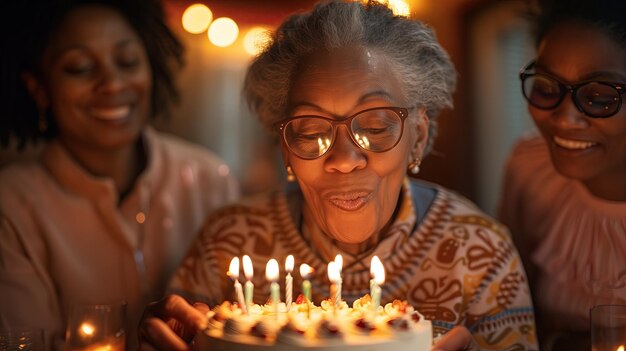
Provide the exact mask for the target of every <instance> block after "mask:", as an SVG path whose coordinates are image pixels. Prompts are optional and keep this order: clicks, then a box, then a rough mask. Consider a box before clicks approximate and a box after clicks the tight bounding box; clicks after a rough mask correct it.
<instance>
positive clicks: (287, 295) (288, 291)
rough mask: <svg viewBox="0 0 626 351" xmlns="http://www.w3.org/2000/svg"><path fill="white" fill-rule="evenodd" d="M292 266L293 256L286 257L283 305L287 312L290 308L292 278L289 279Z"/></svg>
mask: <svg viewBox="0 0 626 351" xmlns="http://www.w3.org/2000/svg"><path fill="white" fill-rule="evenodd" d="M293 264H294V260H293V256H292V255H289V256H287V259H286V260H285V272H287V275H286V276H285V304H286V305H287V311H289V309H290V308H291V300H292V298H293V278H292V277H291V272H292V271H293Z"/></svg>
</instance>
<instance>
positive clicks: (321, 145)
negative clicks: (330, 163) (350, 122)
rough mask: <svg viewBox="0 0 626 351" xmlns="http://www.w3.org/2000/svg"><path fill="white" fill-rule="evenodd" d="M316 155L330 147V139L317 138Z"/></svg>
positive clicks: (321, 153)
mask: <svg viewBox="0 0 626 351" xmlns="http://www.w3.org/2000/svg"><path fill="white" fill-rule="evenodd" d="M317 146H318V152H319V153H318V155H323V154H324V153H325V152H326V151H327V150H328V148H329V147H330V139H328V138H326V139H323V140H322V138H317Z"/></svg>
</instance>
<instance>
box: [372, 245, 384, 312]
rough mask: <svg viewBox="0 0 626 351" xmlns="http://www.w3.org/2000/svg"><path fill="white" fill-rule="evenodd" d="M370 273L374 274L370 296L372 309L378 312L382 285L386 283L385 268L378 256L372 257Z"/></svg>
mask: <svg viewBox="0 0 626 351" xmlns="http://www.w3.org/2000/svg"><path fill="white" fill-rule="evenodd" d="M370 272H371V274H372V280H371V281H370V289H371V291H370V295H371V296H372V309H373V310H374V311H376V310H378V306H380V296H381V292H382V289H381V287H380V286H381V285H382V284H383V283H384V282H385V268H384V267H383V263H382V262H381V261H380V259H379V258H378V256H374V257H372V263H371V265H370Z"/></svg>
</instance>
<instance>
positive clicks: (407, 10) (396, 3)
mask: <svg viewBox="0 0 626 351" xmlns="http://www.w3.org/2000/svg"><path fill="white" fill-rule="evenodd" d="M387 6H389V8H390V9H391V11H393V13H394V14H395V15H397V16H404V17H409V16H410V15H411V7H410V6H409V4H408V3H407V2H406V1H404V0H389V1H388V2H387Z"/></svg>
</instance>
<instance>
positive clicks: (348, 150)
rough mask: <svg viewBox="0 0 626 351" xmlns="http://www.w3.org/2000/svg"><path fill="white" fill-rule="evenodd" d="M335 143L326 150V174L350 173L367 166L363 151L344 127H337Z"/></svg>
mask: <svg viewBox="0 0 626 351" xmlns="http://www.w3.org/2000/svg"><path fill="white" fill-rule="evenodd" d="M336 133H337V134H336V136H335V142H334V143H333V146H332V147H331V148H330V150H328V155H327V156H326V160H325V161H324V167H325V169H326V171H328V172H341V173H350V172H352V171H354V170H357V169H362V168H364V167H365V166H366V165H367V156H366V155H365V150H363V149H361V148H360V147H359V146H358V145H356V144H355V143H354V141H353V140H352V138H351V137H350V132H349V131H348V128H347V127H346V126H339V127H338V128H337V131H336Z"/></svg>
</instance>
